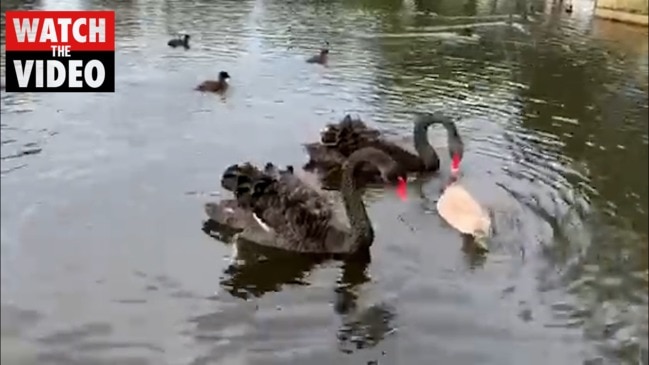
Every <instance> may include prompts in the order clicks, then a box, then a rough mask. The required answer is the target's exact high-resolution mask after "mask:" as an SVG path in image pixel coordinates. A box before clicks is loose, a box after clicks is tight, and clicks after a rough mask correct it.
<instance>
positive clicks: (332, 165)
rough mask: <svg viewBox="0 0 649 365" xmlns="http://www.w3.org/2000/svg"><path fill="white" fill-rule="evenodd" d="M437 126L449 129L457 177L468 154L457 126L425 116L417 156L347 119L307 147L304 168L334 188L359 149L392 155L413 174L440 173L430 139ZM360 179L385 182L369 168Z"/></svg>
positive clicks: (418, 125)
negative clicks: (464, 156) (346, 161)
mask: <svg viewBox="0 0 649 365" xmlns="http://www.w3.org/2000/svg"><path fill="white" fill-rule="evenodd" d="M433 124H441V125H442V126H444V127H445V128H446V131H447V138H448V149H449V154H450V156H451V161H452V162H451V173H452V175H457V173H458V171H459V165H460V162H461V161H462V156H463V154H464V143H463V142H462V138H461V137H460V135H459V133H458V130H457V128H456V126H455V123H454V122H453V121H452V120H451V119H450V118H448V117H446V116H444V115H442V114H441V113H424V114H419V115H418V116H417V118H416V120H415V123H414V131H413V134H414V136H413V140H414V146H415V150H416V151H417V155H415V154H413V153H412V152H409V151H407V150H406V149H404V148H403V147H401V146H399V145H397V144H396V143H394V142H390V141H387V140H385V139H383V138H381V133H380V132H379V131H378V130H376V129H372V128H369V127H368V126H367V125H365V123H363V122H362V121H360V120H358V119H356V120H354V119H352V118H351V116H349V115H347V116H345V118H344V119H343V120H342V121H341V122H340V123H338V124H329V125H327V127H325V129H324V130H323V131H322V132H321V136H320V137H321V138H320V142H315V143H308V144H305V145H304V147H305V149H306V151H307V154H308V155H309V161H308V162H307V163H306V164H305V165H304V169H305V170H307V171H316V172H318V175H319V176H320V178H321V179H322V180H323V184H324V185H325V186H327V187H331V185H335V182H336V181H337V180H339V178H340V172H341V170H340V168H341V166H342V162H343V161H345V159H346V158H348V156H350V155H351V154H352V153H353V152H354V151H356V150H358V149H359V148H364V147H374V148H378V149H380V150H381V151H383V152H385V153H387V154H388V155H390V157H392V158H393V159H394V160H395V161H396V162H397V164H398V165H400V166H402V168H404V169H405V170H406V171H408V172H409V173H413V172H435V171H438V170H439V167H440V162H439V157H438V156H437V153H436V152H435V149H434V148H433V147H432V146H431V145H430V142H429V141H428V136H427V135H426V133H427V131H428V127H430V126H431V125H433ZM359 178H360V179H361V181H362V182H365V183H381V182H382V181H381V179H380V174H379V172H378V171H377V170H376V168H373V167H371V166H367V165H366V166H363V167H362V168H361V171H360V177H359ZM334 188H335V187H334Z"/></svg>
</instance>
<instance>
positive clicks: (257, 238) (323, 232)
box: [205, 147, 407, 255]
mask: <svg viewBox="0 0 649 365" xmlns="http://www.w3.org/2000/svg"><path fill="white" fill-rule="evenodd" d="M363 163H370V164H373V165H374V166H376V167H377V168H378V170H379V171H380V173H381V175H382V176H383V178H384V179H385V180H389V181H395V180H403V181H405V179H406V178H407V177H406V173H405V171H404V170H403V169H402V168H400V166H399V165H398V164H397V163H396V162H395V161H394V160H393V159H392V158H391V157H390V156H389V155H387V154H386V153H384V152H382V151H381V150H379V149H376V148H372V147H368V148H363V149H360V150H358V151H356V152H354V153H353V154H352V155H351V156H349V158H348V159H347V160H346V161H345V162H344V164H343V168H342V169H343V172H342V182H341V193H342V197H343V202H344V207H345V211H346V213H347V218H348V223H349V225H347V224H345V222H344V220H341V219H340V218H339V217H338V215H337V214H336V212H335V210H334V207H333V204H332V203H330V202H329V200H327V199H326V198H325V197H324V196H322V195H321V194H320V193H319V192H318V191H316V190H315V189H313V188H310V187H309V186H308V185H306V184H305V183H303V182H301V181H300V179H299V178H298V177H297V176H295V175H294V174H293V172H292V169H287V170H284V171H280V170H278V169H276V168H275V167H274V166H273V165H272V164H268V165H267V166H266V168H265V169H264V171H261V170H259V169H257V168H255V167H254V166H252V165H250V164H243V165H233V166H230V167H228V168H227V169H226V170H225V172H224V173H223V177H222V180H221V184H222V186H223V187H224V188H226V189H227V190H230V191H234V193H235V197H236V200H223V201H221V202H219V203H207V204H206V205H205V211H206V213H207V215H208V217H209V218H210V219H212V220H213V221H216V222H217V223H222V224H230V225H234V226H237V227H238V228H240V229H242V231H241V232H240V233H239V234H240V235H241V236H242V237H241V238H244V239H246V240H250V241H252V242H255V243H257V244H260V245H266V246H272V247H275V248H279V249H283V250H287V251H294V252H301V253H309V254H343V255H352V254H355V253H357V252H362V249H366V248H368V247H370V246H371V244H372V242H373V241H374V230H373V228H372V224H371V222H370V220H369V217H368V215H367V211H366V209H365V204H364V203H363V200H362V194H361V191H360V190H359V189H358V185H357V182H356V181H355V177H354V176H355V175H356V170H357V169H358V167H359V166H361V165H362V164H363Z"/></svg>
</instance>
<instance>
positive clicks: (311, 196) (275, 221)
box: [224, 164, 345, 253]
mask: <svg viewBox="0 0 649 365" xmlns="http://www.w3.org/2000/svg"><path fill="white" fill-rule="evenodd" d="M234 166H236V165H234ZM234 166H231V167H230V168H228V169H226V173H224V176H225V175H228V178H230V180H229V181H232V180H231V176H232V175H236V176H237V183H236V184H235V186H234V188H233V189H232V190H233V191H234V192H235V196H236V199H237V202H238V204H239V206H241V207H242V208H244V209H247V210H249V211H251V212H253V213H254V214H255V215H256V216H257V217H258V218H259V219H260V220H261V221H262V222H263V223H264V224H265V225H267V226H268V227H269V228H271V229H272V230H273V231H274V232H275V234H276V235H277V238H278V240H277V242H276V244H277V245H280V246H283V247H282V248H285V249H288V250H291V251H298V252H314V253H318V252H320V253H325V252H344V247H343V245H344V241H345V240H344V235H345V232H343V231H342V230H337V229H335V228H334V225H335V223H334V210H333V206H332V204H331V203H330V202H329V201H328V200H327V199H326V198H324V197H322V196H321V195H320V194H318V192H317V191H315V190H313V189H312V188H311V187H309V186H308V185H307V184H306V183H304V182H303V181H301V180H300V179H299V178H298V177H297V176H295V175H294V174H293V173H291V172H290V170H291V169H287V170H284V171H279V170H277V169H276V168H274V166H272V165H268V164H267V165H266V168H265V169H264V170H265V171H263V172H262V171H261V170H259V169H257V168H255V167H254V166H252V165H250V164H243V165H240V166H238V168H236V167H234ZM224 186H225V185H224ZM338 235H339V236H340V237H339V238H340V239H332V238H333V236H338Z"/></svg>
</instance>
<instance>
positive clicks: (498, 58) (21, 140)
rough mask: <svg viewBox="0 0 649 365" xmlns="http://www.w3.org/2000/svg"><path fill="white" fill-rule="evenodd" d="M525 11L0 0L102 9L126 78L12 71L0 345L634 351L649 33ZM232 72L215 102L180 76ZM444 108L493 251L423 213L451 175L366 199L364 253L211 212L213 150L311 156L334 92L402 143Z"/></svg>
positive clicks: (615, 354) (91, 358) (329, 352)
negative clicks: (297, 250) (262, 231)
mask: <svg viewBox="0 0 649 365" xmlns="http://www.w3.org/2000/svg"><path fill="white" fill-rule="evenodd" d="M523 7H524V6H523V5H522V4H519V5H518V6H517V5H516V4H514V3H513V2H507V1H501V2H497V1H483V2H477V1H467V0H465V1H460V2H458V1H450V0H440V1H425V0H420V1H416V0H415V1H389V0H380V1H369V0H351V1H344V2H343V1H339V0H333V1H328V2H324V1H315V0H313V1H312V0H304V1H297V0H294V1H281V0H237V1H234V0H223V1H207V0H198V1H193V2H189V1H179V0H161V1H154V0H131V1H99V0H97V1H91V0H88V1H84V0H77V1H73V0H69V1H46V0H41V1H31V2H17V1H3V2H2V10H3V11H5V10H7V9H16V8H35V9H115V10H116V12H117V30H116V32H117V40H116V47H117V55H116V64H117V79H116V89H117V90H116V92H115V93H114V94H103V95H100V94H13V93H10V94H7V93H5V92H4V91H2V95H1V99H2V102H1V105H0V107H1V111H2V114H1V118H2V129H1V132H2V133H1V140H2V147H1V148H2V149H1V154H2V169H1V170H2V172H1V177H2V179H1V187H2V204H1V214H2V230H1V233H2V235H1V242H2V251H1V254H2V255H1V257H2V261H1V273H2V281H1V283H2V296H1V297H2V306H1V314H2V361H3V362H5V361H6V363H8V364H66V365H73V364H83V365H91V364H155V365H158V364H174V365H175V364H178V365H181V364H182V365H189V364H191V365H199V364H228V365H229V364H288V363H298V364H305V363H311V364H332V363H338V364H444V365H454V364H458V365H470V364H494V365H505V364H515V365H517V364H527V365H533V364H549V363H553V364H591V365H592V364H622V363H624V364H647V363H648V359H647V358H648V355H647V330H648V325H647V323H648V319H647V303H648V296H647V285H648V271H647V270H648V264H647V246H648V243H647V232H648V228H647V209H648V204H647V191H648V186H647V181H648V180H647V174H648V172H647V165H648V164H647V160H648V159H647V144H648V120H647V91H648V87H647V29H646V28H637V27H632V26H626V25H622V24H616V23H611V22H606V21H601V20H594V19H592V16H591V15H592V8H593V4H592V2H589V1H582V0H575V1H574V9H575V10H574V12H573V13H572V14H567V13H565V12H564V11H563V8H562V5H561V4H560V3H558V2H557V3H556V4H554V5H553V4H552V3H550V2H548V3H547V4H545V3H534V9H535V11H534V12H533V14H531V15H530V18H529V21H525V20H524V19H522V18H521V17H519V16H513V17H511V18H510V16H509V14H510V13H512V12H516V11H518V10H520V9H522V8H523ZM3 21H4V18H3ZM469 25H470V27H467V26H469ZM3 32H4V24H3ZM177 32H187V33H190V34H191V35H192V39H191V46H192V47H191V49H190V50H187V51H185V50H183V49H171V48H169V47H167V45H166V43H167V40H168V39H169V38H170V37H171V36H172V35H173V34H174V33H177ZM2 39H3V43H4V33H3V38H2ZM325 41H328V42H329V43H330V45H331V53H330V63H329V65H328V67H322V66H320V65H313V64H307V63H305V62H304V60H305V59H306V58H307V57H309V56H311V55H313V54H315V53H316V52H317V50H318V48H319V47H320V46H322V45H323V43H324V42H325ZM2 62H4V60H3V61H2ZM2 67H3V71H2V72H3V74H4V64H3V65H2ZM221 70H226V71H228V73H229V74H230V75H231V76H232V79H231V85H232V87H231V90H230V91H229V93H228V94H227V95H226V97H225V98H220V97H217V96H214V95H208V94H201V93H198V92H195V91H193V90H192V89H193V88H194V87H195V86H196V85H197V84H198V83H200V82H201V81H203V80H205V79H214V78H215V77H216V76H217V75H218V72H219V71H221ZM436 109H443V110H444V111H445V112H446V113H447V114H449V115H451V116H452V117H454V118H456V119H457V125H458V128H459V130H460V133H461V135H462V136H463V138H464V141H465V144H466V151H465V158H464V161H463V165H462V168H463V176H462V183H463V184H464V185H465V186H466V187H467V189H468V190H470V191H471V192H472V193H473V194H474V195H475V196H476V197H477V198H478V199H479V200H480V201H481V203H482V204H484V205H485V206H486V207H488V208H489V209H490V210H491V211H493V217H494V225H495V227H496V233H495V235H494V237H493V238H492V240H491V242H490V245H491V252H490V253H489V254H488V255H487V256H486V258H484V259H482V260H476V259H475V257H473V256H471V255H468V254H466V253H465V252H464V251H463V250H462V241H461V238H460V237H459V235H458V234H457V233H456V232H455V231H453V230H452V229H451V228H450V227H449V226H448V225H447V224H446V223H444V222H443V221H442V220H441V218H439V216H438V215H437V214H436V212H435V201H436V199H437V197H439V195H440V192H439V190H440V185H441V179H433V180H431V181H429V182H428V183H426V184H425V185H424V186H423V188H422V192H423V197H418V196H416V194H413V195H411V196H410V198H409V199H408V201H407V202H405V203H402V202H400V201H399V200H398V199H397V198H396V197H395V196H394V194H391V193H386V194H382V193H381V192H375V193H374V194H372V196H371V197H368V206H369V214H370V216H371V218H372V220H373V223H374V226H375V230H376V241H375V243H374V245H373V246H372V262H371V263H370V264H369V265H367V267H353V266H346V267H343V265H342V264H341V263H340V262H322V263H319V264H317V265H312V264H311V263H305V262H301V261H296V260H294V259H291V258H290V257H288V258H287V257H284V258H277V259H273V260H256V259H248V260H246V259H245V257H246V255H248V254H250V255H248V256H250V257H254V256H255V255H254V254H255V253H254V252H253V253H250V252H248V253H247V252H245V250H243V251H242V250H239V251H238V253H236V255H237V257H239V258H241V260H240V261H238V262H237V261H233V258H234V257H233V256H234V255H235V252H234V251H233V248H232V247H231V245H229V244H227V243H224V242H219V241H218V240H215V239H214V238H212V237H210V236H208V235H206V234H205V233H204V232H203V231H202V230H201V227H202V223H203V220H204V219H205V216H204V212H203V204H204V203H205V202H207V201H212V200H218V199H219V198H220V197H221V196H224V197H225V196H227V195H225V194H224V192H222V191H221V188H220V186H219V179H220V176H221V173H222V171H223V170H224V168H225V167H226V166H228V165H230V164H233V163H237V162H243V161H247V160H250V161H252V162H255V163H259V164H262V163H265V162H266V161H274V162H276V163H278V164H293V165H295V166H301V165H302V164H303V163H304V162H306V156H305V153H304V151H303V150H302V148H301V143H305V142H309V141H313V140H315V139H316V138H317V136H318V131H319V130H320V128H322V127H323V126H324V125H325V124H326V123H329V122H335V121H337V120H340V119H341V118H342V117H343V116H344V115H345V114H346V113H352V114H357V115H359V116H360V117H361V118H363V119H364V120H365V121H366V122H367V123H368V124H370V125H372V126H374V127H377V128H380V129H381V130H383V131H385V132H386V133H387V134H388V135H390V136H391V137H390V138H394V139H403V140H404V143H406V142H405V141H408V138H409V137H410V133H411V123H412V118H413V112H416V111H431V110H436ZM430 136H431V139H432V141H433V143H434V144H435V145H436V146H443V145H444V144H445V143H446V142H445V133H444V132H443V130H441V128H439V129H435V128H433V131H431V132H430ZM443 163H445V164H446V165H444V166H447V164H448V161H446V160H444V161H443Z"/></svg>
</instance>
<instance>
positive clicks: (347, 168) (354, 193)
mask: <svg viewBox="0 0 649 365" xmlns="http://www.w3.org/2000/svg"><path fill="white" fill-rule="evenodd" d="M361 151H363V150H359V151H357V152H355V153H353V154H352V155H351V156H350V157H349V158H348V159H347V161H346V162H345V163H344V165H343V171H342V177H341V186H340V191H341V193H342V196H343V201H344V205H345V211H346V212H347V218H348V219H349V224H350V226H351V237H350V238H349V239H350V240H351V242H350V245H351V247H350V252H356V251H358V250H359V249H360V248H362V247H369V246H371V245H372V242H373V241H374V229H373V228H372V223H371V222H370V218H369V216H368V215H367V209H366V208H365V204H364V203H363V197H362V193H361V191H360V189H359V188H360V187H359V186H358V183H357V182H356V179H355V176H356V169H357V168H358V166H359V165H360V163H361V162H365V161H367V156H365V154H363V153H359V152H361Z"/></svg>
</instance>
